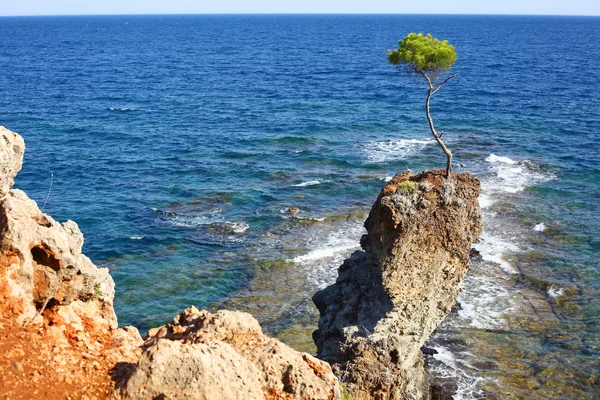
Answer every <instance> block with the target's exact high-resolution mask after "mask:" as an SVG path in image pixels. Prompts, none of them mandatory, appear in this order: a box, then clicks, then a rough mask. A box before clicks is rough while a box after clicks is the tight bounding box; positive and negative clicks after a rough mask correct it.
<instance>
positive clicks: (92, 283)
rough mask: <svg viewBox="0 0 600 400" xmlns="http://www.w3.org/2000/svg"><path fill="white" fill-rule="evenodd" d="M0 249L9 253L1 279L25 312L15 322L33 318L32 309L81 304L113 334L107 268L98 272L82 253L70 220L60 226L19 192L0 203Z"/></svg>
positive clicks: (111, 285) (79, 236)
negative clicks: (9, 258)
mask: <svg viewBox="0 0 600 400" xmlns="http://www.w3.org/2000/svg"><path fill="white" fill-rule="evenodd" d="M0 232H1V233H2V236H1V237H0V248H1V249H2V252H3V253H5V254H14V259H13V260H12V262H11V264H10V265H7V266H6V267H7V270H6V275H7V279H8V280H9V281H10V282H9V284H10V285H11V287H12V288H13V292H14V293H15V294H18V296H17V297H19V298H20V299H21V301H22V302H23V308H24V310H25V312H24V313H23V314H22V315H15V317H16V318H17V319H18V320H21V321H23V320H24V319H26V318H32V317H33V316H34V315H35V312H36V311H35V310H36V309H38V310H40V309H42V308H43V307H44V306H46V307H48V306H49V307H54V306H57V307H58V308H60V306H68V305H70V304H71V303H74V302H80V303H90V304H91V303H93V304H94V305H95V309H94V310H92V308H94V307H90V306H86V305H83V304H80V305H79V306H78V308H79V309H80V310H83V311H85V310H87V311H90V312H92V311H93V315H98V316H100V317H101V318H102V319H105V320H106V321H107V322H108V326H109V327H110V328H114V329H116V316H115V315H114V311H113V309H112V300H113V297H114V282H113V280H112V278H111V277H110V275H109V273H108V270H107V269H98V268H96V266H95V265H94V264H92V262H91V261H90V259H89V258H87V257H86V256H85V255H84V254H82V253H81V247H82V245H83V235H82V234H81V231H80V230H79V228H78V227H77V224H76V223H75V222H73V221H67V222H64V223H62V224H59V223H58V222H56V221H55V220H54V219H53V218H52V217H50V216H48V215H46V214H43V213H42V212H41V211H40V210H39V208H38V207H37V204H36V203H35V202H34V201H33V200H31V199H30V198H29V197H27V195H26V194H25V193H24V192H23V191H21V190H18V189H13V190H11V191H10V192H9V193H8V195H7V196H6V197H5V198H4V200H2V201H1V202H0Z"/></svg>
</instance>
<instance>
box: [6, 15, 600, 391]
mask: <svg viewBox="0 0 600 400" xmlns="http://www.w3.org/2000/svg"><path fill="white" fill-rule="evenodd" d="M409 31H426V32H432V33H433V34H434V35H436V36H440V37H446V38H449V39H450V40H451V41H452V42H453V43H454V44H455V45H456V47H457V49H458V53H459V59H458V61H457V63H456V70H457V71H460V72H461V74H462V75H461V77H460V79H457V80H455V81H453V82H452V83H451V84H450V85H448V86H447V87H445V88H444V89H443V90H442V91H440V92H439V93H438V94H436V97H435V98H434V99H433V103H432V112H433V114H434V116H435V117H436V118H437V119H436V122H437V124H438V126H439V127H440V129H444V130H445V131H446V132H447V136H446V137H447V138H448V144H449V146H450V147H451V148H452V149H453V150H454V152H455V160H456V169H457V171H459V172H460V171H469V172H472V173H474V174H476V175H478V176H480V177H481V181H482V188H483V192H482V197H481V198H480V203H481V206H482V208H483V212H484V217H485V221H484V224H485V232H484V235H483V236H482V238H481V241H480V242H479V243H477V244H476V245H475V247H476V249H478V250H479V251H480V253H481V257H480V258H478V259H476V260H475V262H474V264H473V267H472V269H471V271H470V272H469V276H468V278H467V280H466V282H465V287H464V291H463V293H462V294H461V296H460V298H459V302H460V306H458V307H456V310H455V312H454V313H453V314H452V315H451V316H450V317H449V318H448V319H447V320H446V321H445V323H444V324H443V325H442V326H441V327H440V329H438V331H437V332H436V334H435V335H434V336H433V337H432V338H431V340H430V343H429V346H432V347H434V348H436V349H437V350H438V354H436V355H434V356H433V357H430V358H429V360H428V363H429V366H430V370H431V371H432V373H433V374H434V376H435V377H436V382H437V383H438V384H439V385H441V386H443V387H444V388H446V389H449V390H451V391H454V392H456V397H457V398H463V399H469V398H481V397H488V398H510V397H511V396H512V397H517V398H536V399H546V398H556V399H562V398H564V399H567V398H594V397H598V395H599V394H600V389H599V387H598V385H599V384H600V382H599V380H600V378H599V377H600V364H599V361H598V356H597V355H598V354H599V341H600V319H599V318H598V315H599V311H600V302H599V300H598V299H599V296H598V292H599V290H600V276H599V275H600V274H599V271H598V262H597V260H598V257H599V255H600V241H599V236H600V235H599V232H600V220H599V217H598V216H599V215H600V213H599V211H600V210H599V209H598V204H599V203H598V201H597V198H598V193H600V187H599V184H598V180H597V176H598V173H599V172H600V159H599V157H598V152H597V150H598V145H597V137H598V133H600V132H599V131H600V119H599V118H598V104H600V101H599V100H600V97H599V96H600V95H599V93H600V91H599V90H598V82H600V79H599V78H600V71H599V70H598V68H597V60H598V59H599V58H600V19H599V18H566V17H565V18H562V17H479V16H473V17H461V16H454V17H448V16H211V17H203V16H187V17H186V16H168V17H167V16H152V17H150V16H146V17H132V16H112V17H55V18H0V36H1V37H4V38H10V40H1V41H0V68H1V70H2V71H3V73H2V74H0V88H1V89H2V94H1V96H0V123H1V124H3V125H6V126H7V127H8V128H9V129H13V130H15V131H17V132H20V133H21V134H22V135H23V136H24V137H25V139H26V144H27V152H26V159H25V164H24V168H23V171H22V172H21V174H20V175H19V176H18V178H17V180H16V184H17V186H18V187H20V188H22V189H25V190H26V191H27V193H28V194H29V195H30V196H31V197H32V198H33V199H35V200H37V201H38V202H40V201H43V199H44V198H45V195H46V193H47V189H48V185H49V181H50V172H53V173H54V184H53V190H52V196H51V198H50V200H49V202H48V204H47V205H46V211H47V212H49V213H50V214H52V215H53V216H54V217H56V218H57V219H59V220H64V219H73V220H75V221H77V222H78V223H79V225H80V226H81V228H82V230H83V232H84V233H85V237H86V244H85V247H84V251H85V252H86V254H87V255H88V256H90V257H91V258H92V259H93V260H94V262H95V263H96V264H98V265H100V266H106V267H108V268H110V270H111V273H112V275H113V276H114V278H115V281H116V283H117V294H116V301H115V305H116V308H117V313H118V315H119V320H120V322H121V323H122V324H135V325H137V326H139V327H140V328H141V329H143V330H144V329H148V328H149V327H150V326H156V325H158V324H163V323H165V322H167V321H168V320H169V319H170V318H171V317H172V316H173V315H174V314H175V313H176V312H177V311H179V310H181V309H182V308H184V307H186V306H188V305H190V304H195V305H197V306H198V307H209V308H216V307H218V306H226V307H230V308H238V309H241V310H247V311H251V312H252V313H253V314H255V315H256V316H257V318H258V319H259V320H260V322H261V324H263V326H264V327H265V330H266V331H268V332H270V333H271V334H275V335H277V336H278V337H280V338H281V339H283V340H285V341H287V342H288V343H291V344H293V345H294V346H296V347H297V348H300V349H304V350H308V351H313V350H314V347H313V345H312V341H311V339H310V333H311V331H312V330H313V329H314V328H315V325H316V320H317V313H316V310H315V309H314V307H313V306H312V304H311V302H310V296H311V295H312V294H313V293H314V291H315V290H317V289H318V288H322V287H324V286H326V285H328V284H330V283H332V282H333V281H334V280H335V277H336V268H337V266H338V265H339V264H340V263H341V261H342V260H343V258H344V257H346V256H348V255H349V254H350V253H351V252H352V251H353V250H354V249H356V248H358V239H359V238H360V236H361V234H362V233H364V232H363V228H362V221H363V220H364V218H365V216H366V214H367V213H368V211H369V208H370V205H371V203H372V202H373V200H374V199H375V197H376V195H377V193H378V192H379V190H380V188H381V186H382V185H383V181H385V180H387V179H390V177H391V176H392V175H393V174H394V173H395V172H397V171H400V170H403V169H406V168H411V169H413V170H421V169H424V168H431V167H441V166H442V165H443V163H444V159H443V157H442V154H441V152H440V151H439V150H438V149H437V148H436V145H435V144H434V143H433V142H432V141H431V139H430V137H429V136H428V133H427V125H426V123H425V119H424V117H423V115H422V114H423V110H422V109H423V101H424V94H425V93H424V88H423V86H422V85H420V84H419V83H418V81H415V80H411V79H408V78H407V77H406V76H405V75H403V74H402V73H399V72H397V71H396V70H394V68H393V67H392V66H390V65H388V64H387V63H386V60H385V50H386V49H387V48H391V47H393V46H396V44H397V40H398V39H400V38H401V37H402V36H404V35H405V34H406V33H407V32H409ZM574 66H576V68H574ZM290 207H293V208H292V209H290Z"/></svg>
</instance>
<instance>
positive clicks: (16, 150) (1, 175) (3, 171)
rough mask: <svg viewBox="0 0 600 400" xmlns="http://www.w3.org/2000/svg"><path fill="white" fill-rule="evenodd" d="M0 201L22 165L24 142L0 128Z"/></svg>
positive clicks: (17, 136) (17, 135) (16, 135)
mask: <svg viewBox="0 0 600 400" xmlns="http://www.w3.org/2000/svg"><path fill="white" fill-rule="evenodd" d="M0 141H1V142H0V199H2V198H4V196H6V194H7V193H8V191H9V190H10V188H11V187H12V185H13V183H14V179H15V176H17V173H18V172H19V171H20V170H21V166H22V165H23V154H24V153H25V142H24V141H23V138H22V137H21V136H20V135H19V134H17V133H15V132H12V131H9V130H8V129H6V128H5V127H3V126H0Z"/></svg>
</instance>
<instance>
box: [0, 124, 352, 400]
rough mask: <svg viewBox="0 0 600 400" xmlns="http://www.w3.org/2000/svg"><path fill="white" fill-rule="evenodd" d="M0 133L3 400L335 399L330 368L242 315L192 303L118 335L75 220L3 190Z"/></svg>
mask: <svg viewBox="0 0 600 400" xmlns="http://www.w3.org/2000/svg"><path fill="white" fill-rule="evenodd" d="M0 135H2V140H1V141H0V169H1V172H2V175H1V176H0V338H2V340H0V398H5V397H6V398H12V399H29V398H38V397H40V398H48V399H54V398H62V399H64V398H82V399H86V398H87V399H91V398H108V397H119V398H127V399H149V398H169V399H183V398H185V399H269V400H270V399H338V398H340V386H339V384H338V380H337V379H336V377H335V376H334V375H333V373H332V371H331V367H330V366H329V365H328V364H327V363H325V362H323V361H320V360H318V359H316V358H314V357H312V356H310V355H308V354H305V353H299V352H297V351H295V350H293V349H291V348H290V347H288V346H286V345H284V344H283V343H281V342H279V341H277V340H275V339H272V338H269V337H267V336H265V335H263V334H262V331H261V328H260V326H259V325H258V322H257V321H256V320H255V319H254V318H252V316H250V315H249V314H245V313H239V312H228V311H219V312H217V313H216V314H210V313H208V312H206V311H198V310H197V309H195V308H193V307H191V308H189V309H187V310H185V311H183V312H182V313H180V314H179V315H177V316H176V317H175V319H174V320H173V321H172V322H171V323H169V324H167V325H166V326H163V327H160V328H156V329H153V330H151V331H150V333H149V335H148V337H147V340H146V341H145V342H144V341H143V340H142V338H141V337H140V334H139V332H138V331H137V329H135V328H134V327H125V328H121V329H117V318H116V316H115V313H114V309H113V304H112V302H113V297H114V282H113V280H112V278H111V276H110V275H109V273H108V270H107V269H105V268H96V266H94V264H93V263H92V262H91V261H90V259H89V258H87V257H86V256H85V255H84V254H83V253H82V246H83V235H82V233H81V232H80V230H79V228H78V226H77V224H76V223H75V222H73V221H67V222H63V223H58V222H56V221H55V220H54V219H53V218H52V217H50V216H48V215H46V214H44V213H43V212H41V211H40V210H39V208H38V207H37V204H36V203H35V202H34V201H33V200H31V199H29V198H28V197H27V195H26V194H25V193H24V192H23V191H21V190H17V189H12V190H10V187H11V185H12V184H13V181H14V177H15V175H16V174H17V172H18V171H19V170H20V168H21V163H22V157H23V153H24V149H25V148H24V144H23V139H22V138H21V137H20V136H19V135H18V134H16V133H13V132H10V131H8V130H6V129H5V128H3V127H0ZM115 383H116V384H117V385H118V387H117V390H116V391H113V388H114V386H115Z"/></svg>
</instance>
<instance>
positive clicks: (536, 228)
mask: <svg viewBox="0 0 600 400" xmlns="http://www.w3.org/2000/svg"><path fill="white" fill-rule="evenodd" d="M533 230H534V231H536V232H544V231H545V230H546V225H544V223H543V222H541V223H539V224H537V225H536V226H534V227H533Z"/></svg>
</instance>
